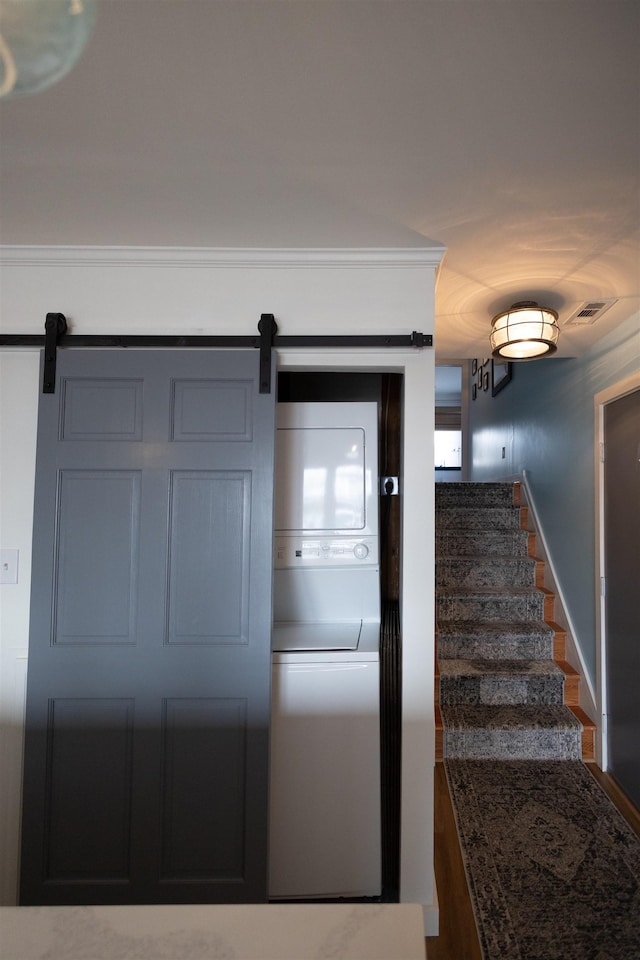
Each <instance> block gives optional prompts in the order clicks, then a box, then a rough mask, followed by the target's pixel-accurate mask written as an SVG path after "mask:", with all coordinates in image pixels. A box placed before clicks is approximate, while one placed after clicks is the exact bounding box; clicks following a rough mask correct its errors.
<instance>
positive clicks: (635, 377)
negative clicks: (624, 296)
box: [593, 372, 640, 771]
mask: <svg viewBox="0 0 640 960" xmlns="http://www.w3.org/2000/svg"><path fill="white" fill-rule="evenodd" d="M636 390H640V372H638V373H633V374H631V375H630V376H628V377H625V378H624V379H623V380H619V381H618V382H617V383H614V384H612V385H611V386H610V387H607V388H606V389H605V390H601V391H600V392H599V393H596V394H595V396H594V398H593V402H594V424H595V426H594V441H595V442H594V458H593V459H594V466H595V497H594V503H595V534H596V542H595V548H596V563H595V584H594V595H595V600H596V681H597V684H596V698H597V707H598V715H599V722H598V731H597V735H596V761H597V763H598V765H599V767H600V769H601V770H605V771H606V770H607V769H608V765H609V762H608V761H609V757H608V703H607V632H606V613H607V611H606V597H605V596H604V594H603V582H604V577H605V516H604V458H603V455H602V452H603V449H604V440H605V437H604V408H605V407H606V406H607V404H609V403H613V401H614V400H620V399H622V397H626V396H628V395H629V394H631V393H635V392H636Z"/></svg>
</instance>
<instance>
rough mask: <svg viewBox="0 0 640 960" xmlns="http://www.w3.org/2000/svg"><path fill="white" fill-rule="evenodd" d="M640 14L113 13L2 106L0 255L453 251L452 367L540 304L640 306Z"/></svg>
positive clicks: (270, 5)
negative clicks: (43, 79) (1, 247)
mask: <svg viewBox="0 0 640 960" xmlns="http://www.w3.org/2000/svg"><path fill="white" fill-rule="evenodd" d="M639 184H640V3H638V2H637V0H625V2H622V0H571V2H567V0H469V2H467V0H100V4H99V9H98V22H97V25H96V30H95V32H94V35H93V37H92V39H91V41H90V44H89V46H88V48H87V50H86V52H85V54H84V56H83V58H82V60H81V62H80V64H79V65H78V66H77V67H76V68H75V70H74V71H73V72H72V73H71V74H69V75H68V76H67V77H66V78H65V79H63V80H62V81H61V82H60V83H58V84H57V85H56V86H55V87H53V88H51V89H50V90H49V91H47V92H46V93H43V94H40V95H37V96H33V97H29V98H23V99H20V100H18V99H16V100H10V101H4V102H2V103H1V104H0V190H1V193H0V200H1V234H0V239H1V241H2V243H3V244H6V245H14V244H44V245H50V244H65V245H66V244H72V245H75V244H89V245H121V244H122V245H138V244H139V245H145V246H153V245H162V246H189V247H193V246H204V247H271V246H272V247H313V248H317V247H384V248H389V247H415V246H430V245H433V244H442V245H444V246H445V247H446V248H447V253H446V255H445V258H444V260H443V263H442V267H441V269H440V273H439V277H438V284H437V290H436V351H437V357H438V359H440V360H442V359H445V358H452V359H453V358H459V357H472V356H480V355H485V354H486V353H487V336H488V330H489V323H490V319H491V316H492V315H493V314H494V313H495V312H497V310H498V309H500V308H502V307H504V306H508V305H510V304H511V303H512V302H513V301H515V300H520V299H537V300H539V301H541V302H544V303H545V304H546V305H548V306H551V307H553V308H555V309H557V310H558V311H559V312H560V320H561V322H562V321H563V320H566V319H567V317H568V316H570V315H571V314H572V313H573V312H574V310H575V309H576V308H577V307H578V306H579V305H581V304H582V303H583V302H585V301H588V300H593V299H598V298H599V299H604V300H609V299H612V298H616V299H617V301H618V302H617V303H616V304H615V305H614V306H613V307H611V308H610V309H609V310H608V311H607V313H606V314H605V315H604V316H603V318H602V319H601V320H600V321H599V322H597V323H596V324H595V325H594V326H588V327H579V328H576V327H572V328H571V327H570V328H566V329H565V330H564V331H563V333H562V335H561V347H560V351H559V354H558V355H559V356H575V355H578V354H580V353H581V352H582V351H583V350H584V349H585V348H586V347H587V346H588V345H590V344H591V343H593V342H594V340H595V339H597V338H598V337H600V336H602V335H603V334H604V333H605V332H607V331H608V330H610V329H611V328H612V327H613V326H615V325H616V324H617V323H620V322H622V321H623V320H625V319H627V318H628V317H631V316H633V315H634V314H637V312H638V310H639V309H640V252H639V251H640V242H639V241H640V186H639Z"/></svg>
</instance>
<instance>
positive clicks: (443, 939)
mask: <svg viewBox="0 0 640 960" xmlns="http://www.w3.org/2000/svg"><path fill="white" fill-rule="evenodd" d="M435 875H436V885H437V888H438V898H439V901H440V903H439V906H440V932H439V935H438V936H437V937H427V957H428V958H429V960H482V953H481V952H480V944H479V943H478V934H477V932H476V922H475V919H474V916H473V908H472V906H471V899H470V897H469V890H468V888H467V880H466V877H465V873H464V864H463V863H462V855H461V853H460V844H459V842H458V833H457V830H456V824H455V820H454V818H453V809H452V807H451V799H450V797H449V788H448V786H447V776H446V774H445V772H444V765H443V764H442V763H436V769H435Z"/></svg>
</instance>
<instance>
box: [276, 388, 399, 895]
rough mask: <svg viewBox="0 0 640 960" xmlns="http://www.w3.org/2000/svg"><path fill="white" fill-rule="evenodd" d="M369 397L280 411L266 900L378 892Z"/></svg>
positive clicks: (373, 454) (374, 531) (376, 623)
mask: <svg viewBox="0 0 640 960" xmlns="http://www.w3.org/2000/svg"><path fill="white" fill-rule="evenodd" d="M377 437H378V411H377V404H376V403H359V402H354V403H342V402H341V403H331V402H326V403H281V404H279V405H278V431H277V442H276V532H275V569H274V610H275V615H274V628H273V644H272V647H273V654H272V659H273V666H272V670H273V686H272V724H271V775H270V780H271V786H270V794H271V799H270V868H269V896H270V898H271V899H297V898H340V897H368V896H378V895H379V894H380V892H381V838H380V834H381V821H380V720H379V717H380V709H379V703H380V681H379V638H380V577H379V556H378V442H377Z"/></svg>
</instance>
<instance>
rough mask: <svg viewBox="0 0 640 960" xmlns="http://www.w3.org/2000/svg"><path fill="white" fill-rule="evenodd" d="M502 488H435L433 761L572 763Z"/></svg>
mask: <svg viewBox="0 0 640 960" xmlns="http://www.w3.org/2000/svg"><path fill="white" fill-rule="evenodd" d="M527 553H528V533H527V531H526V530H522V529H520V508H519V506H518V505H517V504H516V503H515V500H514V485H513V484H510V483H450V484H447V483H437V484H436V610H437V625H438V665H439V701H440V710H441V714H442V721H443V745H442V750H443V757H444V758H466V759H498V760H499V759H504V760H515V759H523V760H533V759H540V760H578V759H580V757H581V734H582V725H581V723H580V722H579V720H578V719H577V718H576V717H575V715H574V714H573V713H572V711H571V710H569V709H568V708H567V707H565V706H564V705H563V700H564V674H563V672H562V671H561V670H560V669H559V668H558V667H557V665H556V664H555V663H554V662H553V630H552V628H551V627H550V626H549V625H548V624H547V623H546V622H545V594H544V592H543V591H542V590H540V589H539V588H538V587H537V586H536V567H537V561H536V560H535V559H534V558H533V557H529V556H528V555H527Z"/></svg>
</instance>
